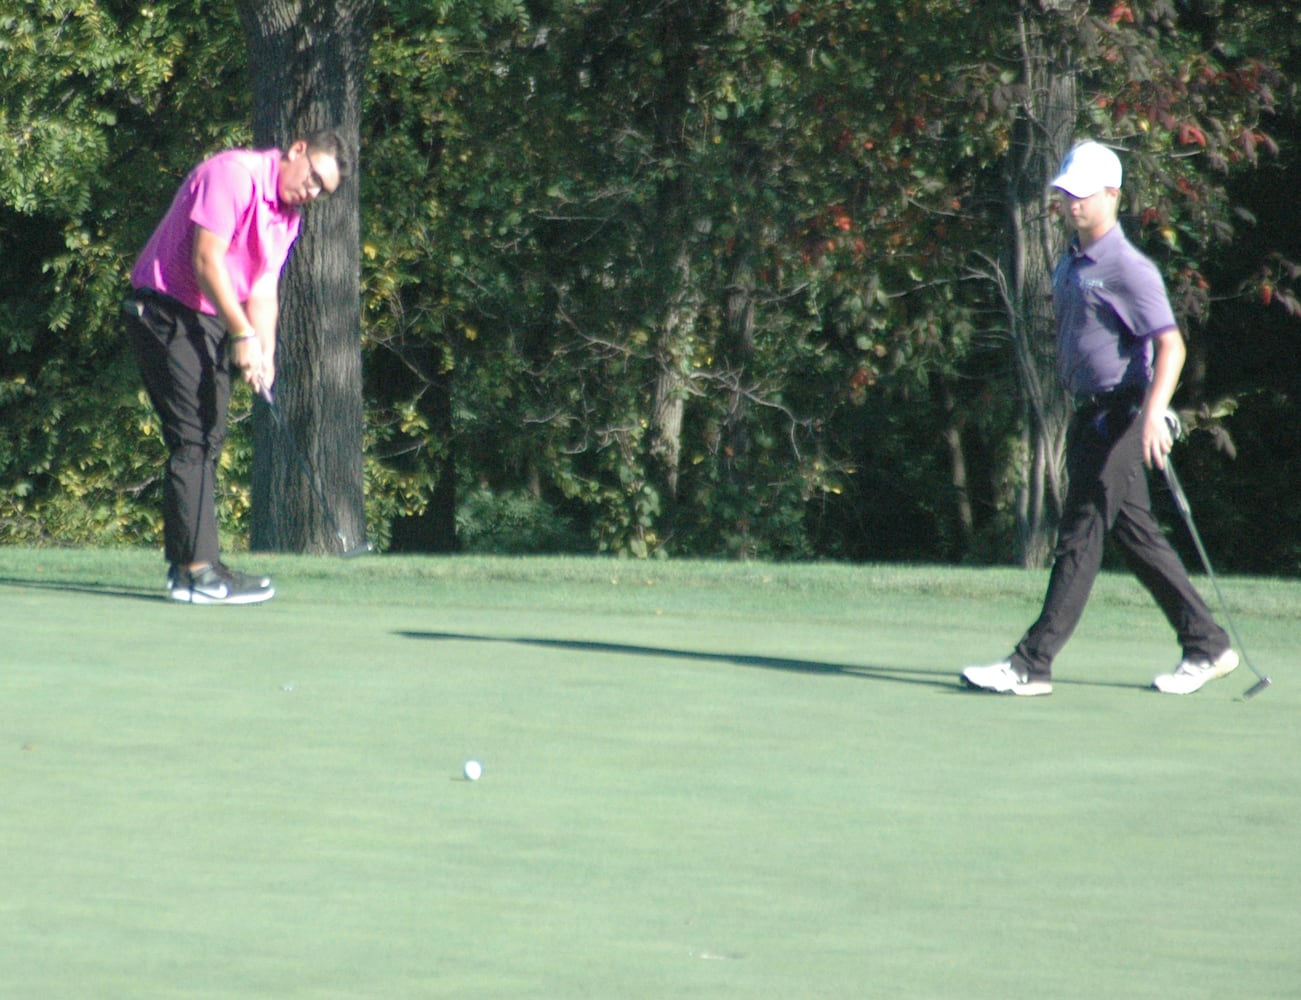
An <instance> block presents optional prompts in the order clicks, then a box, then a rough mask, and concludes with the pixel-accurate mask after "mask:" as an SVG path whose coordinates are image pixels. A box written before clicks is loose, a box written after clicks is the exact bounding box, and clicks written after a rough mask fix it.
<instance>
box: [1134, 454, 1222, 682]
mask: <svg viewBox="0 0 1301 1000" xmlns="http://www.w3.org/2000/svg"><path fill="white" fill-rule="evenodd" d="M1113 537H1114V538H1115V539H1116V542H1117V544H1118V545H1119V546H1120V550H1121V553H1122V554H1123V555H1124V557H1125V562H1126V564H1127V565H1128V566H1129V568H1130V570H1131V571H1132V572H1133V574H1134V575H1135V576H1136V577H1138V580H1139V582H1140V583H1141V584H1143V586H1144V587H1146V588H1147V590H1148V592H1149V593H1150V594H1151V595H1152V597H1153V598H1155V600H1156V602H1157V604H1158V605H1159V606H1160V608H1161V610H1162V611H1163V612H1164V613H1165V616H1166V620H1167V621H1169V622H1170V626H1171V627H1172V628H1173V629H1174V630H1175V634H1176V635H1177V636H1178V637H1179V644H1180V646H1182V648H1183V654H1184V656H1185V657H1186V658H1189V659H1207V660H1209V659H1215V658H1216V657H1218V656H1219V655H1220V654H1221V653H1223V652H1224V651H1225V650H1226V649H1228V648H1229V645H1230V643H1229V636H1228V634H1227V633H1226V632H1225V631H1224V629H1222V628H1220V626H1219V625H1217V624H1216V623H1215V617H1214V615H1213V614H1212V613H1211V609H1210V607H1208V606H1207V604H1206V601H1205V600H1203V599H1202V595H1201V594H1199V593H1198V592H1197V588H1195V587H1194V586H1193V583H1192V580H1190V579H1189V577H1188V571H1187V569H1186V568H1185V567H1184V564H1183V560H1181V559H1180V558H1179V554H1178V553H1177V552H1175V550H1174V548H1173V547H1172V546H1171V545H1170V542H1169V540H1168V539H1167V538H1166V536H1165V535H1164V534H1163V533H1162V531H1161V526H1160V524H1159V523H1158V521H1157V519H1156V516H1155V515H1154V514H1153V513H1152V504H1151V496H1150V494H1149V492H1148V485H1147V477H1146V476H1142V477H1140V479H1139V482H1138V483H1137V484H1136V485H1135V487H1134V490H1133V491H1132V493H1131V495H1130V497H1129V499H1128V501H1127V502H1126V503H1125V504H1124V505H1123V506H1122V508H1121V511H1120V516H1119V517H1118V518H1117V519H1116V525H1115V529H1114V532H1113Z"/></svg>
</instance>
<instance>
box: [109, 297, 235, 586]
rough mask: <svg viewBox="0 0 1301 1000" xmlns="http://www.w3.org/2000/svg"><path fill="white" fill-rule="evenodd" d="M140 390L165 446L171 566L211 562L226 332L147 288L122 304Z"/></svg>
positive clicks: (226, 390) (226, 398) (222, 437)
mask: <svg viewBox="0 0 1301 1000" xmlns="http://www.w3.org/2000/svg"><path fill="white" fill-rule="evenodd" d="M122 307H123V311H124V312H125V313H126V317H127V326H128V328H129V330H130V334H131V348H132V351H133V352H134V353H135V358H136V364H137V365H138V366H139V368H140V375H141V377H142V378H143V379H144V384H145V390H146V391H147V392H148V393H149V399H150V401H151V402H152V403H153V405H154V409H155V410H156V411H157V412H158V416H159V419H160V420H161V421H162V429H163V443H164V444H166V445H167V452H168V457H167V467H166V476H165V478H164V480H163V536H164V540H165V548H166V555H167V561H168V562H170V563H171V564H172V565H174V566H186V565H189V564H191V563H216V562H217V560H218V557H219V551H220V550H219V545H218V541H217V513H216V473H217V460H218V459H219V458H220V457H221V449H222V446H223V445H224V444H225V443H226V417H227V414H228V412H229V410H230V368H229V364H228V362H227V359H226V338H227V334H226V331H225V329H224V328H223V327H222V325H221V322H220V321H219V320H218V319H217V317H215V316H207V315H204V314H203V313H198V312H195V311H194V310H193V309H190V308H189V307H187V306H185V305H183V304H182V303H180V302H177V301H176V300H175V299H171V298H167V297H165V296H162V295H158V294H156V293H151V292H148V291H143V292H142V291H136V292H134V293H132V294H131V295H129V296H127V298H126V299H125V300H124V301H123V303H122Z"/></svg>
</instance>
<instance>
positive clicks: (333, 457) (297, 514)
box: [238, 0, 374, 553]
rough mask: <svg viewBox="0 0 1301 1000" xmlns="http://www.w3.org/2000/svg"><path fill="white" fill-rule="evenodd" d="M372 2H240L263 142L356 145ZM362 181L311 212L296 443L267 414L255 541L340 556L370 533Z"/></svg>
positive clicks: (305, 237)
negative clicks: (306, 139)
mask: <svg viewBox="0 0 1301 1000" xmlns="http://www.w3.org/2000/svg"><path fill="white" fill-rule="evenodd" d="M373 6H374V0H318V2H312V0H238V7H239V13H240V19H241V21H242V22H243V25H244V32H245V37H246V39H247V43H248V50H249V66H250V67H251V75H252V87H253V135H254V139H255V142H256V144H257V145H258V146H260V147H268V146H276V147H278V148H281V149H284V148H285V147H286V146H287V145H289V144H290V143H292V142H293V141H294V140H296V139H298V138H301V137H302V136H304V135H305V134H307V133H308V132H311V131H313V130H316V129H321V128H333V129H336V130H337V131H338V132H339V133H340V134H341V135H342V136H343V137H344V138H345V139H346V140H347V141H348V142H349V143H350V144H352V146H353V149H354V150H355V149H356V144H357V137H358V132H359V123H360V120H361V101H362V86H363V83H364V76H365V69H366V58H367V51H368V48H369V39H370V22H371V12H372V9H373ZM358 181H359V177H358V171H356V170H354V172H353V175H352V177H351V178H349V179H347V180H345V181H344V182H343V183H342V184H340V186H339V189H338V190H337V191H336V192H335V193H334V194H333V195H331V196H330V197H329V198H325V199H322V200H320V201H318V202H316V203H315V204H313V205H311V206H309V207H308V208H307V209H306V211H305V213H304V218H303V225H302V231H301V234H300V236H299V239H298V244H297V246H296V247H295V249H294V253H293V255H292V256H291V257H290V260H289V263H288V265H287V266H286V268H285V272H284V275H283V278H282V280H281V286H280V323H279V329H278V346H277V355H276V367H277V379H276V390H277V391H276V396H277V405H278V406H279V407H280V409H281V412H282V414H283V416H284V418H285V423H286V424H287V425H288V432H289V434H290V435H292V437H293V440H292V441H289V440H286V435H285V434H284V433H282V432H281V430H280V428H279V427H277V426H276V424H275V423H274V422H273V421H271V420H270V419H269V417H270V415H269V414H268V413H267V412H266V409H265V408H264V407H260V406H259V407H258V408H257V414H256V416H255V423H254V456H253V525H252V539H251V540H252V545H253V547H254V548H256V549H263V550H274V551H282V552H311V553H336V552H339V551H341V550H342V549H343V548H350V547H355V546H357V545H359V544H360V543H361V542H362V541H363V540H364V539H365V534H366V518H365V503H364V468H363V460H362V437H363V422H364V406H363V400H362V383H361V338H360V332H361V288H360V280H359V279H360V273H361V258H360V207H359V198H358ZM295 450H297V453H298V454H295ZM300 457H301V458H302V459H303V461H299V458H300ZM318 492H319V493H320V494H321V495H322V496H321V497H318V496H317V493H318ZM322 501H323V503H322Z"/></svg>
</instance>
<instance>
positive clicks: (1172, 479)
mask: <svg viewBox="0 0 1301 1000" xmlns="http://www.w3.org/2000/svg"><path fill="white" fill-rule="evenodd" d="M1165 479H1166V482H1167V483H1169V485H1170V492H1171V493H1172V494H1174V500H1175V506H1176V507H1178V508H1179V514H1180V516H1181V517H1183V519H1184V524H1186V525H1188V533H1189V534H1190V535H1192V536H1193V545H1194V546H1196V548H1197V554H1198V555H1199V556H1201V559H1202V565H1203V566H1204V567H1206V575H1207V576H1209V577H1210V578H1211V586H1212V587H1213V588H1214V589H1215V596H1216V597H1217V598H1218V599H1219V602H1220V608H1221V610H1223V612H1224V622H1225V624H1226V625H1227V626H1228V627H1229V634H1230V635H1231V636H1232V637H1233V642H1234V644H1235V645H1236V646H1237V647H1238V651H1239V652H1240V653H1241V654H1242V661H1243V662H1244V663H1245V664H1247V667H1248V668H1249V669H1250V670H1251V672H1252V673H1253V674H1255V675H1256V680H1257V683H1256V684H1255V685H1253V686H1252V687H1251V689H1250V690H1248V691H1247V694H1246V697H1248V698H1250V697H1252V696H1253V695H1256V694H1259V693H1260V692H1261V691H1263V690H1264V689H1265V688H1267V687H1268V686H1269V685H1270V684H1271V683H1272V682H1271V681H1270V679H1269V678H1268V677H1266V676H1265V675H1264V674H1262V673H1261V672H1260V671H1259V670H1257V669H1256V665H1255V664H1254V663H1252V662H1251V659H1250V658H1249V657H1248V656H1247V647H1246V646H1244V645H1243V644H1242V636H1240V635H1239V634H1238V627H1237V625H1236V624H1235V623H1234V621H1233V614H1232V613H1231V612H1230V611H1229V602H1228V601H1226V600H1225V599H1224V591H1222V590H1221V589H1220V582H1219V580H1218V579H1216V576H1215V570H1214V569H1212V568H1211V558H1210V556H1208V555H1207V554H1206V546H1205V545H1203V544H1202V536H1201V534H1200V533H1199V532H1198V530H1197V525H1196V523H1195V522H1194V521H1193V511H1192V508H1191V507H1190V506H1189V505H1188V497H1187V495H1186V494H1185V493H1184V488H1183V486H1182V485H1181V484H1180V482H1179V476H1178V474H1177V473H1176V472H1175V467H1174V463H1173V462H1171V461H1170V456H1169V455H1166V457H1165Z"/></svg>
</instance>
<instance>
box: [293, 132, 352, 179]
mask: <svg viewBox="0 0 1301 1000" xmlns="http://www.w3.org/2000/svg"><path fill="white" fill-rule="evenodd" d="M303 140H304V141H305V142H306V143H307V149H308V152H312V153H325V154H326V155H327V156H332V157H334V162H335V163H337V164H338V165H339V180H340V181H343V180H347V178H349V177H350V176H352V147H351V146H349V145H348V143H347V142H346V141H345V140H344V138H343V136H341V135H340V134H339V133H338V132H336V131H334V129H321V130H320V131H317V132H309V133H308V134H307V135H305V136H304V137H303Z"/></svg>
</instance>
